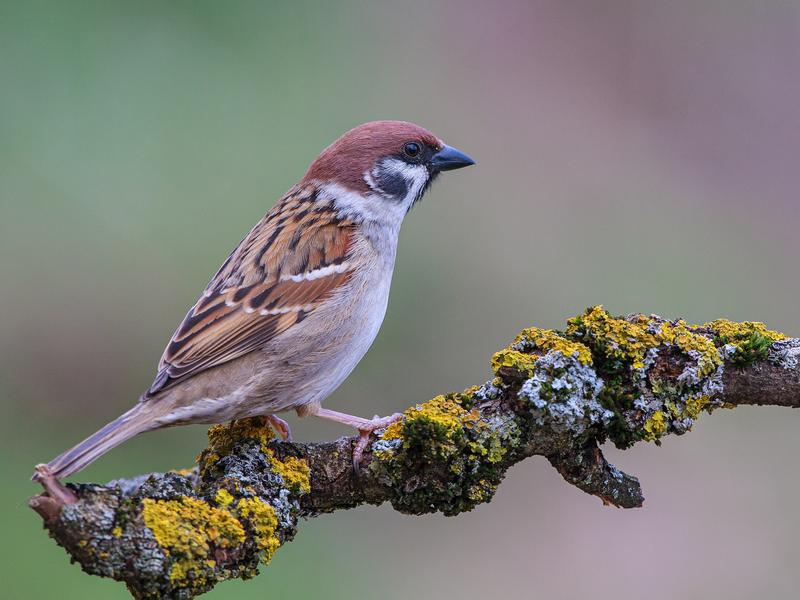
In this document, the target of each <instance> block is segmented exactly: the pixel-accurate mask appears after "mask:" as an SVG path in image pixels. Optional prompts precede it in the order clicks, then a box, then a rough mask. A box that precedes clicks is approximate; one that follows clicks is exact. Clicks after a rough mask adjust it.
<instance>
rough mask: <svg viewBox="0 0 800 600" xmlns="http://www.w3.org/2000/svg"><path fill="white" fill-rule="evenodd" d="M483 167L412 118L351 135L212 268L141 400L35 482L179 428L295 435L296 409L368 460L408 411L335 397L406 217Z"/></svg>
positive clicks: (378, 305) (381, 308)
mask: <svg viewBox="0 0 800 600" xmlns="http://www.w3.org/2000/svg"><path fill="white" fill-rule="evenodd" d="M473 164H475V161H474V160H472V159H471V158H470V157H469V156H467V155H466V154H464V153H463V152H461V151H460V150H457V149H455V148H453V147H452V146H448V145H447V144H445V143H444V142H443V141H442V140H441V139H440V138H438V137H437V136H435V135H434V134H432V133H431V132H430V131H428V130H427V129H424V128H423V127H421V126H419V125H415V124H413V123H410V122H406V121H388V120H385V121H373V122H370V123H365V124H363V125H359V126H358V127H355V128H354V129H351V130H350V131H348V132H347V133H345V134H344V135H342V136H341V137H340V138H339V139H337V140H336V141H335V142H333V143H332V144H331V145H330V146H328V147H327V148H326V149H325V150H323V151H322V153H321V154H320V155H319V156H318V157H317V158H316V159H315V160H314V161H313V162H312V163H311V165H310V167H309V168H308V171H307V172H306V173H305V175H304V176H303V178H302V179H301V180H300V181H299V183H297V184H296V185H294V186H293V187H292V188H291V189H290V190H289V191H288V192H287V193H286V194H285V195H284V196H283V197H282V198H281V199H280V200H279V201H278V202H277V203H276V204H275V205H274V206H273V207H272V208H271V209H270V210H269V211H268V212H267V213H266V215H265V216H264V217H263V218H262V219H261V220H260V221H259V222H258V223H257V224H256V225H255V227H253V228H252V229H251V230H250V232H249V233H248V234H247V235H246V236H245V237H244V239H243V240H242V241H241V242H240V243H239V245H238V246H237V247H236V248H235V249H234V250H233V252H231V254H230V255H229V256H228V258H227V260H225V262H224V263H223V265H222V266H221V267H220V268H219V270H218V271H217V272H216V274H215V275H214V276H213V277H212V278H211V281H210V282H209V283H208V285H207V286H206V288H205V289H204V290H203V292H202V293H201V294H200V297H199V298H198V300H197V302H195V304H194V305H193V306H192V307H191V308H190V309H189V311H188V312H187V313H186V316H185V318H184V319H183V321H182V322H181V323H180V325H179V326H178V328H177V329H176V330H175V333H174V334H173V335H172V338H171V339H170V340H169V343H168V344H167V347H166V349H165V350H164V352H163V355H162V356H161V360H160V361H159V363H158V368H157V373H156V376H155V379H154V380H153V383H152V384H151V385H150V387H149V388H148V389H147V390H146V391H145V392H144V393H143V394H142V395H141V396H140V398H139V400H138V402H137V403H136V404H135V406H134V407H133V408H132V409H130V410H129V411H127V412H125V413H124V414H123V415H121V416H120V417H118V418H117V419H115V420H114V421H112V422H110V423H109V424H107V425H106V426H105V427H103V428H101V429H100V430H99V431H97V432H96V433H94V434H92V435H91V436H89V437H88V438H86V439H85V440H84V441H82V442H80V443H79V444H78V445H76V446H75V447H73V448H71V449H70V450H67V451H66V452H64V453H63V454H61V455H59V456H58V457H56V458H55V459H53V460H52V461H50V462H49V463H47V464H40V465H37V467H36V472H35V474H34V479H36V480H38V481H40V482H43V481H50V482H52V481H53V480H55V481H57V480H58V479H60V478H64V477H68V476H69V475H72V474H74V473H76V472H78V471H80V470H81V469H83V468H85V467H86V466H87V465H89V464H90V463H92V462H93V461H95V460H96V459H97V458H99V457H100V456H102V455H104V454H105V453H107V452H109V451H110V450H111V449H113V448H115V447H116V446H118V445H119V444H122V443H123V442H125V441H127V440H129V439H130V438H132V437H134V436H136V435H138V434H141V433H144V432H147V431H151V430H155V429H160V428H165V427H172V426H177V425H185V424H194V423H200V424H216V423H225V422H228V421H235V420H237V419H242V418H247V417H254V416H263V417H266V418H267V419H268V420H269V422H270V424H271V425H272V426H273V427H274V428H275V429H276V431H277V432H278V433H279V434H280V435H281V437H282V438H283V439H291V431H290V429H289V426H288V424H287V423H286V421H284V420H283V419H281V418H280V417H278V416H277V413H281V412H285V411H291V410H294V411H295V412H296V413H297V415H298V416H300V417H306V416H310V415H316V416H318V417H322V418H324V419H328V420H331V421H335V422H338V423H341V424H344V425H347V426H349V427H353V428H355V429H356V430H357V431H358V435H359V438H358V441H357V443H356V445H355V447H354V450H353V463H354V465H355V467H356V469H357V468H358V464H359V462H360V461H361V459H362V456H363V451H364V450H365V449H366V446H367V444H368V440H369V436H370V435H371V433H372V432H373V431H375V430H377V429H381V428H384V427H387V426H388V425H389V424H391V423H393V422H395V421H397V420H399V419H401V418H402V414H400V413H395V414H393V415H390V416H388V417H377V416H376V417H373V418H371V419H368V418H363V417H359V416H355V415H349V414H346V413H342V412H337V411H334V410H330V409H327V408H323V407H322V402H323V400H325V398H327V397H328V396H329V395H330V394H331V393H332V392H333V391H334V390H335V389H336V388H338V387H339V385H340V384H341V383H342V382H343V381H344V380H345V379H346V378H347V377H348V376H349V375H350V373H351V372H352V371H353V369H354V368H355V367H356V365H357V364H358V363H359V362H360V361H361V359H362V358H363V357H364V355H365V354H366V352H367V350H368V349H369V347H370V346H371V345H372V342H373V341H374V339H375V336H376V335H377V334H378V330H379V329H380V326H381V324H382V322H383V319H384V316H385V314H386V308H387V304H388V299H389V289H390V285H391V280H392V274H393V271H394V265H395V257H396V253H397V244H398V236H399V232H400V226H401V224H402V222H403V220H404V218H405V216H406V214H407V213H408V212H409V211H410V210H411V208H412V207H413V206H414V205H415V204H417V203H418V202H419V201H420V200H421V199H422V197H423V195H424V194H425V192H426V191H427V190H428V189H429V188H430V186H431V184H432V183H433V181H434V180H435V179H436V178H437V176H438V175H439V174H440V173H442V172H444V171H450V170H454V169H460V168H462V167H467V166H469V165H473ZM45 487H47V486H45ZM64 489H65V488H64Z"/></svg>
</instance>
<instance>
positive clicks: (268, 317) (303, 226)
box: [146, 196, 354, 396]
mask: <svg viewBox="0 0 800 600" xmlns="http://www.w3.org/2000/svg"><path fill="white" fill-rule="evenodd" d="M353 238H354V225H353V223H352V222H349V221H343V220H340V219H338V218H336V216H335V215H334V214H333V212H332V211H328V210H326V209H316V210H315V209H313V208H312V209H310V210H306V209H303V208H302V207H301V206H295V207H293V206H292V198H291V196H290V197H288V199H285V200H284V201H283V202H282V203H281V204H280V205H278V206H277V207H276V209H275V210H273V211H272V212H271V213H270V214H268V215H267V216H266V217H265V218H264V219H263V220H262V221H261V222H260V223H259V224H258V225H256V227H254V228H253V230H252V231H251V232H250V233H249V234H248V236H247V237H245V239H244V240H242V242H241V243H240V244H239V246H238V247H237V248H236V250H234V251H233V253H232V254H231V255H230V256H229V257H228V260H227V261H226V262H225V264H223V265H222V267H221V268H220V270H219V271H218V272H217V274H216V275H215V276H214V278H213V279H212V280H211V282H210V283H209V284H208V286H207V287H206V289H205V291H204V292H203V294H202V296H200V298H199V299H198V301H197V303H195V305H194V306H193V307H192V308H191V309H190V310H189V312H188V313H187V315H186V317H185V318H184V320H183V322H182V323H181V324H180V326H179V327H178V329H177V330H176V331H175V333H174V334H173V336H172V339H171V340H170V342H169V344H168V345H167V348H166V350H164V354H163V356H162V357H161V361H160V363H159V366H158V374H157V375H156V378H155V381H154V382H153V384H152V385H151V386H150V388H149V389H148V391H147V393H146V395H147V396H152V395H154V394H156V393H158V392H160V391H162V390H164V389H166V388H168V387H170V386H172V385H174V384H175V383H177V382H179V381H182V380H185V379H187V378H189V377H192V376H194V375H197V374H198V373H200V372H201V371H204V370H206V369H209V368H211V367H214V366H217V365H220V364H223V363H225V362H228V361H230V360H233V359H235V358H238V357H240V356H243V355H245V354H247V353H248V352H251V351H253V350H256V349H258V348H261V347H263V346H264V344H265V343H267V342H268V341H269V340H271V339H272V338H274V337H275V336H277V335H279V334H280V333H282V332H284V331H286V330H287V329H289V328H290V327H292V326H293V325H296V324H297V323H299V322H301V321H302V320H303V319H305V318H306V317H307V316H308V315H309V314H310V313H312V312H313V311H314V310H315V309H316V308H317V307H318V306H319V305H320V304H321V303H322V302H323V301H324V300H325V299H327V298H329V297H330V296H331V295H332V294H333V293H334V292H335V291H336V290H337V289H339V288H340V287H341V286H342V285H344V284H345V283H346V282H347V281H348V280H349V279H350V277H351V275H352V273H353V270H352V269H353V265H352V264H351V263H350V262H348V259H349V257H350V251H351V246H352V244H353V243H354V239H353Z"/></svg>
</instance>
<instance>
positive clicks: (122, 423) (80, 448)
mask: <svg viewBox="0 0 800 600" xmlns="http://www.w3.org/2000/svg"><path fill="white" fill-rule="evenodd" d="M149 408H150V407H149V406H148V405H147V403H145V402H139V403H138V404H137V405H136V406H134V407H133V408H132V409H131V410H129V411H128V412H126V413H125V414H123V415H122V416H120V417H117V418H116V419H114V420H113V421H111V423H109V424H108V425H106V426H105V427H103V428H102V429H100V430H99V431H97V432H95V433H93V434H92V435H90V436H89V437H88V438H86V439H85V440H83V441H82V442H81V443H80V444H78V445H77V446H75V447H74V448H71V449H70V450H67V451H66V452H64V453H63V454H61V455H59V456H57V457H56V458H54V459H53V460H51V461H50V462H49V463H47V465H46V468H47V470H48V471H49V472H50V473H52V475H53V476H54V477H56V478H57V479H61V478H63V477H68V476H69V475H72V474H73V473H76V472H78V471H80V470H81V469H83V468H84V467H86V466H87V465H88V464H89V463H92V462H94V461H95V460H97V459H98V458H100V457H101V456H102V455H103V454H105V453H106V452H108V451H109V450H111V449H112V448H115V447H116V446H119V445H120V444H121V443H122V442H124V441H126V440H129V439H131V438H132V437H133V436H135V435H137V434H139V433H142V432H144V431H147V430H149V429H152V428H153V419H152V415H150V412H151V411H150V410H149ZM36 477H37V476H36V475H34V479H36Z"/></svg>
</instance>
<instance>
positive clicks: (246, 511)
mask: <svg viewBox="0 0 800 600" xmlns="http://www.w3.org/2000/svg"><path fill="white" fill-rule="evenodd" d="M236 510H237V512H238V513H239V516H241V517H242V518H244V519H247V521H248V522H249V523H250V526H251V527H252V529H253V532H254V535H255V541H256V545H257V546H258V549H259V550H260V551H261V560H262V562H263V563H264V564H267V563H269V561H270V560H271V559H272V555H273V554H275V551H276V550H277V549H278V547H279V546H280V545H281V542H280V540H279V539H278V538H277V537H276V536H275V530H276V529H277V527H278V518H277V517H276V516H275V510H274V509H273V508H272V507H271V506H270V505H269V504H267V503H266V502H264V501H263V500H261V499H260V498H257V497H256V498H242V499H241V500H239V503H238V504H237V505H236Z"/></svg>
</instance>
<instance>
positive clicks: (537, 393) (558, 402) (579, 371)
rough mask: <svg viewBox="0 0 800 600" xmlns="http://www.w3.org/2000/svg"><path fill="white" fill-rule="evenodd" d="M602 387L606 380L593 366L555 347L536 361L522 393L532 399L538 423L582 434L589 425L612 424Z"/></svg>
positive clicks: (523, 385) (612, 415) (575, 434)
mask: <svg viewBox="0 0 800 600" xmlns="http://www.w3.org/2000/svg"><path fill="white" fill-rule="evenodd" d="M602 390H603V380H602V379H600V377H598V375H597V373H596V372H595V370H594V369H593V368H592V367H590V366H589V365H585V364H583V363H581V362H580V361H579V360H578V359H577V357H576V356H574V355H571V356H564V355H563V354H562V353H561V352H560V351H556V350H554V351H551V352H548V353H547V354H545V355H544V356H542V357H541V358H539V359H538V360H537V361H536V364H535V366H534V372H533V376H532V377H530V378H528V379H526V380H525V382H524V383H523V384H522V387H520V390H519V392H518V395H519V397H520V398H524V399H525V400H527V401H528V402H530V403H531V408H530V410H531V414H532V415H533V417H534V419H535V422H536V424H537V425H540V426H543V425H548V426H549V427H550V428H551V429H553V431H556V432H559V433H561V432H570V433H571V434H572V435H574V436H581V435H583V434H584V432H586V430H587V429H588V428H589V427H591V426H593V425H596V424H600V425H602V426H605V425H608V423H609V422H610V421H611V419H613V418H614V413H613V412H612V411H610V410H608V409H606V408H603V406H602V405H601V404H600V402H599V401H598V400H597V398H598V396H599V394H600V392H601V391H602Z"/></svg>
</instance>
